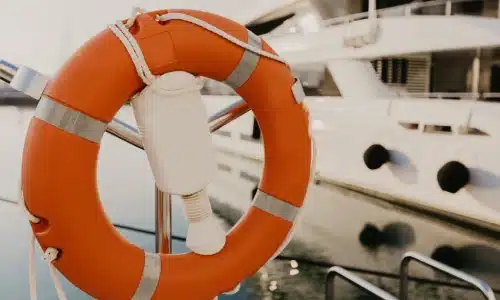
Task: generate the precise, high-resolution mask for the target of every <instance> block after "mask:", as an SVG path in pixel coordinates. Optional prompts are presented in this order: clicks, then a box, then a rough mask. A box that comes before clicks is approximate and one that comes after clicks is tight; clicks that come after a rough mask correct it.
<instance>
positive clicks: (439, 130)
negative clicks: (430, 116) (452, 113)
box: [423, 124, 451, 134]
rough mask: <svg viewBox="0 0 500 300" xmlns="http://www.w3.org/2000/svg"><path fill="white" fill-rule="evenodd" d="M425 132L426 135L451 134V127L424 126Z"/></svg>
mask: <svg viewBox="0 0 500 300" xmlns="http://www.w3.org/2000/svg"><path fill="white" fill-rule="evenodd" d="M423 131H424V132H426V133H447V134H451V126H449V125H429V124H428V125H424V130H423Z"/></svg>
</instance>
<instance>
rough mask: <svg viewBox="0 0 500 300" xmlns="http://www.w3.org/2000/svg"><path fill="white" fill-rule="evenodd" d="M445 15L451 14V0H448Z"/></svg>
mask: <svg viewBox="0 0 500 300" xmlns="http://www.w3.org/2000/svg"><path fill="white" fill-rule="evenodd" d="M445 15H447V16H451V1H450V0H447V1H446V4H445Z"/></svg>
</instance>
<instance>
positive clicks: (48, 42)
mask: <svg viewBox="0 0 500 300" xmlns="http://www.w3.org/2000/svg"><path fill="white" fill-rule="evenodd" d="M291 2H293V0H251V1H250V0H0V36H1V39H0V59H5V60H8V61H10V62H13V63H15V64H24V65H27V66H30V67H32V68H34V69H36V70H38V71H40V72H42V73H45V74H47V75H51V74H53V73H55V72H56V71H57V69H58V68H59V67H60V65H61V64H62V63H63V62H64V61H65V60H66V59H67V58H68V57H69V56H70V55H71V53H73V52H74V51H75V50H76V49H77V48H78V47H79V46H80V45H82V44H83V43H84V42H85V41H86V40H88V39H89V38H90V37H92V36H93V35H95V34H96V33H98V32H100V31H101V30H103V29H105V28H106V25H107V24H111V23H114V22H115V21H116V20H120V19H125V18H127V17H128V16H129V15H130V13H131V11H132V7H134V6H139V7H142V8H144V9H146V10H154V9H159V8H190V9H200V10H205V11H209V12H213V13H217V14H220V15H223V16H225V17H229V18H231V19H233V20H235V21H238V22H240V23H243V24H244V23H248V22H250V21H252V20H253V19H255V18H257V17H259V16H261V15H263V14H265V13H266V12H268V11H270V10H273V9H276V8H278V7H280V6H282V5H285V4H288V3H291Z"/></svg>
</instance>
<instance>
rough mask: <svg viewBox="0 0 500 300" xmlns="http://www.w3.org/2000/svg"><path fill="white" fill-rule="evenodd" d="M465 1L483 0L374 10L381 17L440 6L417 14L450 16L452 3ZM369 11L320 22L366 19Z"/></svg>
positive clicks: (442, 0)
mask: <svg viewBox="0 0 500 300" xmlns="http://www.w3.org/2000/svg"><path fill="white" fill-rule="evenodd" d="M465 2H483V1H482V0H434V1H426V2H413V3H408V4H403V5H398V6H393V7H388V8H381V9H377V10H376V11H375V15H376V16H377V17H378V18H382V17H394V16H411V15H413V14H414V13H415V12H417V11H418V10H420V9H423V8H439V7H442V8H443V9H442V10H432V11H425V12H422V11H421V12H419V14H425V15H436V14H437V15H444V16H451V15H453V14H454V13H453V5H455V4H459V3H465ZM370 14H371V13H370V12H369V11H365V12H361V13H356V14H351V15H347V16H340V17H335V18H331V19H327V20H325V21H323V22H322V27H329V26H335V25H341V24H345V23H350V22H354V21H359V20H363V19H368V18H369V16H370Z"/></svg>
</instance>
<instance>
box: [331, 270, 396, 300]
mask: <svg viewBox="0 0 500 300" xmlns="http://www.w3.org/2000/svg"><path fill="white" fill-rule="evenodd" d="M337 276H338V277H341V278H343V279H344V280H345V281H347V282H349V283H350V284H352V285H354V286H355V287H357V288H359V289H361V290H363V291H365V292H367V293H369V294H370V295H371V296H373V297H375V298H377V299H383V300H397V298H396V297H394V296H393V295H391V294H389V293H388V292H386V291H384V290H382V289H380V288H379V287H377V286H375V285H373V284H371V283H370V282H368V281H366V280H364V279H362V278H360V277H358V276H356V275H354V274H352V273H351V272H349V271H347V270H345V269H344V268H341V267H338V266H335V267H331V268H330V269H329V270H328V273H327V275H326V288H325V300H332V299H335V287H334V286H335V277H337Z"/></svg>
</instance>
